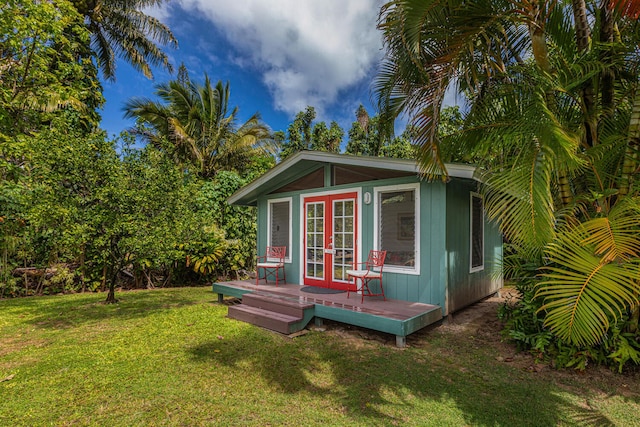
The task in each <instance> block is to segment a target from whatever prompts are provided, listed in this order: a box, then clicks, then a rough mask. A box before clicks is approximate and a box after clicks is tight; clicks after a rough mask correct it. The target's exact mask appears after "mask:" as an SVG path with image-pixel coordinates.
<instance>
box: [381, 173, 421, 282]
mask: <svg viewBox="0 0 640 427" xmlns="http://www.w3.org/2000/svg"><path fill="white" fill-rule="evenodd" d="M408 190H413V191H414V194H415V200H414V202H415V212H416V235H415V242H414V247H415V251H416V254H415V263H414V264H415V265H414V266H413V267H399V266H395V265H387V264H385V266H384V271H385V272H389V273H400V274H410V275H416V276H417V275H419V274H420V183H418V182H417V183H414V184H399V185H387V186H384V187H375V188H374V189H373V195H374V197H373V247H374V249H375V250H380V236H379V232H378V230H380V218H379V216H380V193H387V192H391V191H408Z"/></svg>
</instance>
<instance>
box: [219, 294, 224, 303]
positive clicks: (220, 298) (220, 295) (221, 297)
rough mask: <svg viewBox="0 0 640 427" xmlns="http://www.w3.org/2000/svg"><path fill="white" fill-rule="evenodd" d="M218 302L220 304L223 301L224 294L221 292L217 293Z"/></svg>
mask: <svg viewBox="0 0 640 427" xmlns="http://www.w3.org/2000/svg"><path fill="white" fill-rule="evenodd" d="M218 302H219V303H220V304H222V303H223V302H224V295H223V294H218Z"/></svg>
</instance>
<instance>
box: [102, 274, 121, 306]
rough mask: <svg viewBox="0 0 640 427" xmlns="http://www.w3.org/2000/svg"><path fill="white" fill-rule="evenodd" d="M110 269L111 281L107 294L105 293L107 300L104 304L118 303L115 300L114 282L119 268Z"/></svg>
mask: <svg viewBox="0 0 640 427" xmlns="http://www.w3.org/2000/svg"><path fill="white" fill-rule="evenodd" d="M111 268H112V271H111V274H110V276H111V280H110V281H109V292H108V293H107V299H106V300H105V301H104V303H105V304H115V303H117V302H118V300H117V299H116V281H117V280H118V270H119V268H117V267H115V266H112V267H111Z"/></svg>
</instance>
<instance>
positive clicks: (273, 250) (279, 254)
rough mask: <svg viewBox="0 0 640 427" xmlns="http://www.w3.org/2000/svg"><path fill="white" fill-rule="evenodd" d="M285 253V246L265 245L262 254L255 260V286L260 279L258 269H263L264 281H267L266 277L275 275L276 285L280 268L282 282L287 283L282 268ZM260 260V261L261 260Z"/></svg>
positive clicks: (285, 274)
mask: <svg viewBox="0 0 640 427" xmlns="http://www.w3.org/2000/svg"><path fill="white" fill-rule="evenodd" d="M286 253H287V248H286V246H267V251H266V252H265V254H264V256H259V257H258V258H257V260H256V286H258V281H259V280H260V269H263V270H264V281H265V283H269V280H268V277H269V276H271V277H275V279H276V286H278V279H279V275H278V270H280V269H282V275H283V279H284V283H287V273H286V271H285V269H284V258H285V254H286ZM261 260H262V261H261Z"/></svg>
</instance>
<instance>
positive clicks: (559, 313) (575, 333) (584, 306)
mask: <svg viewBox="0 0 640 427" xmlns="http://www.w3.org/2000/svg"><path fill="white" fill-rule="evenodd" d="M639 224H640V210H638V205H637V202H631V201H630V202H629V203H626V202H625V203H622V204H620V205H618V206H616V207H614V208H613V209H612V211H611V213H610V214H609V215H608V216H606V217H602V218H595V219H592V220H589V221H586V222H584V223H582V224H580V225H578V226H577V227H575V228H573V229H572V230H569V231H567V232H566V233H563V234H560V235H559V238H558V240H557V241H556V242H554V243H552V244H550V245H549V246H548V249H547V251H546V255H547V257H548V261H549V263H550V266H549V267H547V268H546V269H545V270H544V271H545V272H544V273H543V274H542V277H543V278H544V280H543V281H542V282H541V283H540V284H539V286H538V289H537V294H536V295H537V296H539V297H542V298H544V301H545V303H544V305H543V306H542V307H541V310H545V311H546V317H545V325H546V326H548V327H549V328H550V329H551V330H552V332H554V333H555V334H557V335H558V337H559V338H561V339H562V340H564V341H566V342H571V343H573V344H575V345H578V346H589V345H593V344H596V343H598V342H599V341H600V340H601V339H602V337H603V336H604V334H605V333H606V331H607V330H608V328H609V326H610V323H611V322H613V321H616V320H618V319H621V318H622V317H623V315H624V313H625V312H626V311H627V310H628V309H630V308H632V307H634V306H636V305H637V304H638V297H639V296H640V281H639V280H638V278H639V277H640V258H639V255H640V234H639V232H640V225H639Z"/></svg>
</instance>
